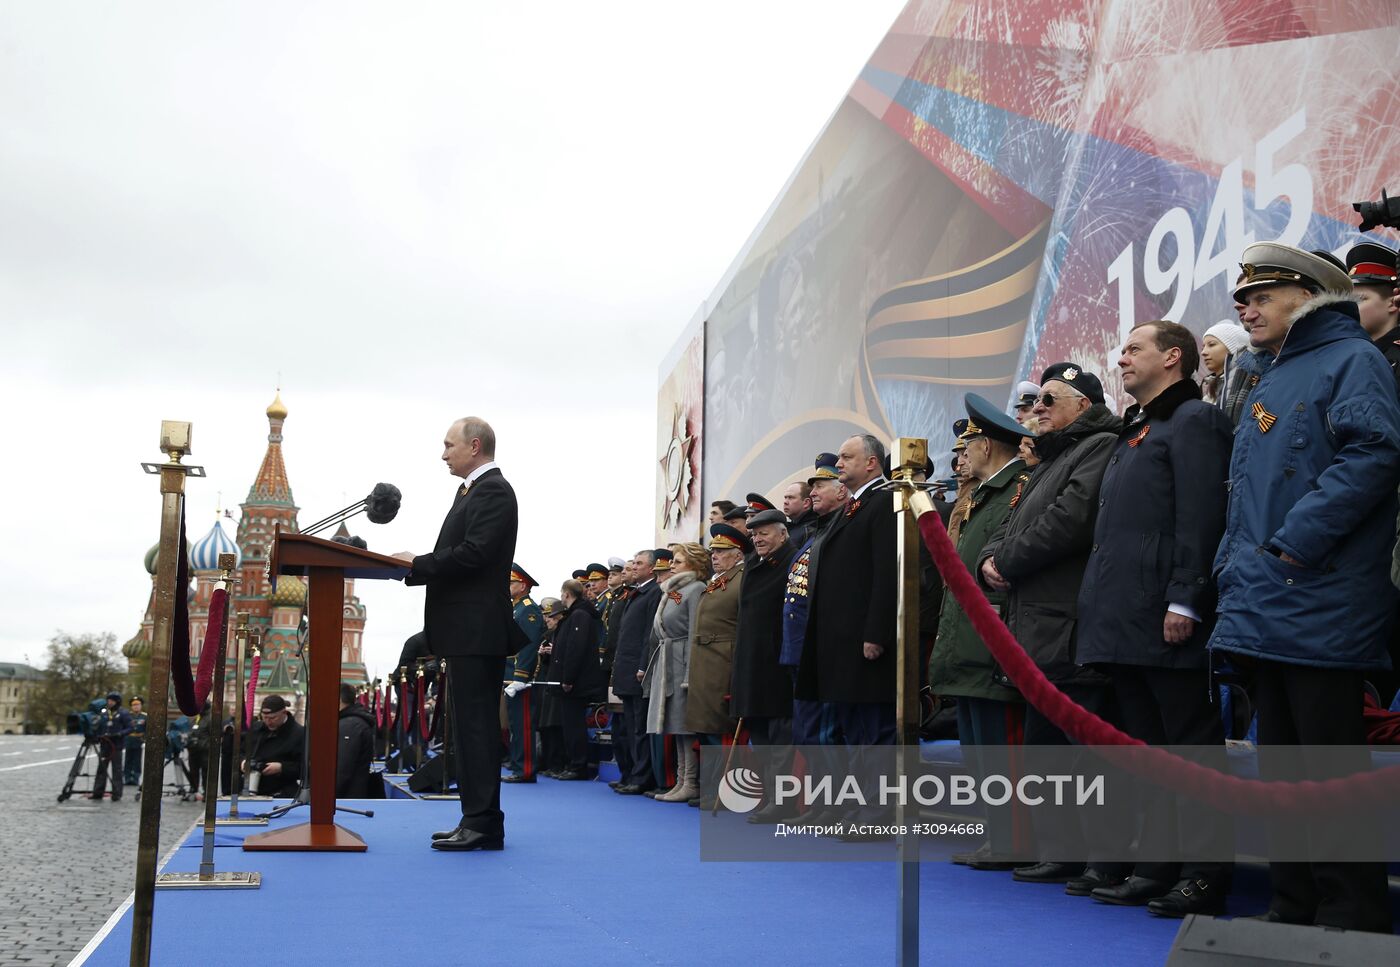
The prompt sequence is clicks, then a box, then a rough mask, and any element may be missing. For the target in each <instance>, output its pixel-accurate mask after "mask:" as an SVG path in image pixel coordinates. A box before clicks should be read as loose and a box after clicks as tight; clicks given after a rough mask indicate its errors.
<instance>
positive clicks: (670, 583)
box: [642, 571, 705, 735]
mask: <svg viewBox="0 0 1400 967" xmlns="http://www.w3.org/2000/svg"><path fill="white" fill-rule="evenodd" d="M704 590H705V584H704V582H703V581H701V580H700V579H699V578H698V577H696V575H695V573H694V572H693V571H681V572H680V573H679V574H673V575H671V576H670V577H669V578H667V579H666V580H665V581H664V582H662V584H661V603H660V604H659V605H658V606H657V608H656V617H655V618H654V619H652V623H651V637H650V639H649V640H648V654H649V656H650V657H649V659H648V663H647V673H646V678H645V679H643V680H642V694H643V695H646V696H647V700H648V704H647V731H648V732H651V733H654V734H656V735H666V734H676V733H680V732H684V731H686V728H685V696H686V691H687V690H688V689H689V686H690V679H689V675H690V654H689V652H690V629H691V625H692V624H693V622H694V620H695V609H696V607H697V606H699V604H700V592H702V591H704Z"/></svg>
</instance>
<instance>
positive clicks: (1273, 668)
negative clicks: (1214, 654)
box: [1255, 661, 1391, 933]
mask: <svg viewBox="0 0 1400 967" xmlns="http://www.w3.org/2000/svg"><path fill="white" fill-rule="evenodd" d="M1362 679H1363V676H1362V673H1361V672H1359V671H1346V670H1338V669H1328V668H1314V667H1310V666H1305V665H1287V664H1283V663H1281V662H1271V661H1262V662H1260V663H1259V667H1258V671H1257V674H1256V678H1255V685H1256V697H1255V703H1256V704H1255V707H1256V708H1257V709H1258V712H1259V771H1260V774H1261V775H1262V776H1263V777H1265V778H1269V779H1285V780H1289V781H1298V780H1299V779H1303V778H1307V779H1330V778H1335V777H1337V776H1345V775H1350V774H1352V773H1354V772H1359V771H1362V770H1366V769H1369V768H1370V765H1371V763H1370V752H1369V750H1368V749H1367V748H1366V732H1365V726H1364V723H1363V721H1362V717H1361V707H1362V705H1361V694H1362V684H1361V683H1362ZM1324 745H1326V746H1340V747H1342V748H1338V749H1337V750H1336V751H1335V753H1334V752H1332V750H1328V753H1329V754H1326V755H1321V756H1318V755H1312V756H1308V755H1305V754H1304V752H1303V750H1302V749H1299V748H1289V746H1324ZM1359 821H1360V820H1358V819H1355V818H1353V819H1349V820H1348V828H1347V829H1346V830H1342V831H1339V830H1337V829H1336V827H1335V826H1329V825H1328V824H1327V822H1326V821H1322V822H1319V823H1308V822H1307V820H1306V819H1303V820H1300V821H1299V822H1300V823H1302V824H1304V825H1305V827H1306V828H1305V829H1304V830H1303V832H1302V833H1301V834H1298V833H1297V830H1298V829H1299V827H1297V826H1295V827H1294V830H1295V835H1305V836H1306V837H1307V842H1308V846H1309V850H1310V852H1311V853H1312V855H1313V856H1326V855H1327V852H1328V851H1329V842H1330V841H1335V840H1336V839H1338V838H1339V833H1340V835H1343V836H1351V837H1355V836H1357V835H1358V832H1357V829H1356V824H1357V822H1359ZM1276 835H1277V834H1276ZM1374 835H1375V836H1376V837H1377V842H1379V836H1380V830H1379V829H1376V830H1375V831H1374ZM1269 874H1270V878H1271V879H1272V881H1273V892H1274V896H1273V900H1272V902H1271V904H1270V909H1272V910H1273V911H1274V912H1275V913H1276V914H1278V915H1279V916H1280V917H1282V918H1284V919H1285V920H1292V921H1298V922H1302V923H1315V924H1316V925H1318V926H1322V927H1341V928H1343V929H1347V930H1370V931H1377V932H1381V933H1389V932H1390V930H1391V916H1390V904H1389V896H1388V890H1387V882H1386V872H1385V864H1383V863H1337V862H1327V861H1326V860H1322V861H1318V860H1314V861H1313V862H1311V863H1296V862H1290V863H1270V864H1269Z"/></svg>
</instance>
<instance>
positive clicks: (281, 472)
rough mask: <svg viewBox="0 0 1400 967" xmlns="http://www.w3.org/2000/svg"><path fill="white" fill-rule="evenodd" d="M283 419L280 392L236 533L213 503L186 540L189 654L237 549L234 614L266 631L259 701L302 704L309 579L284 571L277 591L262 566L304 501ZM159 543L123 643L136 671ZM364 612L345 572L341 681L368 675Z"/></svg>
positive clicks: (293, 525) (146, 649) (146, 637)
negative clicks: (224, 558)
mask: <svg viewBox="0 0 1400 967" xmlns="http://www.w3.org/2000/svg"><path fill="white" fill-rule="evenodd" d="M286 420H287V407H286V404H284V403H283V402H282V398H281V395H280V394H279V395H278V396H277V397H276V398H275V399H274V400H273V401H272V403H271V405H269V406H268V408H267V422H268V434H267V452H266V453H265V454H264V455H263V460H262V466H261V467H259V468H258V473H257V476H256V477H255V478H254V479H253V485H252V486H251V487H250V488H249V489H248V496H247V499H245V500H244V501H243V503H242V504H240V505H239V509H240V510H241V511H242V514H241V516H240V519H239V521H238V530H237V536H236V539H234V538H230V537H229V536H228V533H227V532H226V531H225V530H224V526H223V522H222V520H221V519H220V517H221V516H223V517H227V516H230V515H228V514H226V513H224V512H222V511H217V510H216V511H215V519H214V526H213V527H211V528H210V529H209V531H208V533H206V534H204V535H203V536H202V537H200V538H199V539H198V540H195V541H193V542H192V543H191V544H190V545H189V548H190V549H189V554H190V571H191V573H192V575H193V577H194V581H193V583H192V584H191V585H190V590H189V594H190V652H191V655H190V657H191V660H192V661H193V660H195V659H197V658H198V653H199V649H200V648H201V647H202V645H203V643H204V633H205V629H206V628H207V627H208V621H209V600H210V598H211V597H212V596H213V593H214V586H215V584H216V583H217V582H218V580H219V569H218V568H219V555H220V554H229V553H232V554H234V555H236V557H237V559H238V566H237V570H236V572H235V573H236V575H237V579H238V588H237V589H236V593H235V594H234V595H233V608H234V613H235V614H236V613H237V612H240V611H246V612H248V616H249V617H248V624H249V628H250V629H260V630H261V631H262V661H261V669H260V672H259V675H258V687H257V692H256V696H255V698H254V701H255V702H256V701H258V700H260V699H261V698H262V696H264V695H273V694H276V695H281V696H283V697H284V698H286V699H287V700H288V701H290V702H292V704H293V705H294V706H295V707H297V708H298V710H299V709H300V706H301V703H302V700H303V692H304V691H305V688H304V681H303V679H304V672H303V668H302V661H301V659H300V658H298V657H297V629H298V626H299V625H300V623H301V618H302V614H303V611H304V609H305V606H306V582H305V581H303V580H302V579H301V578H298V577H294V576H292V575H288V574H284V575H282V576H280V577H279V578H278V579H277V590H276V591H273V590H272V588H271V585H270V582H269V581H268V579H267V577H266V576H264V573H263V568H264V565H265V564H266V563H267V554H268V550H269V546H270V545H271V543H272V535H273V531H274V529H275V527H276V525H278V524H281V525H282V529H283V530H284V531H292V532H296V531H298V530H299V527H298V524H297V511H298V510H299V509H300V508H298V507H297V505H296V503H295V502H294V501H293V499H292V486H291V483H290V482H289V481H288V479H287V466H286V464H285V463H284V462H283V460H282V427H283V424H284V423H286ZM348 534H349V532H348V531H347V530H346V528H345V525H344V524H341V525H340V530H339V531H338V532H337V534H336V536H337V537H340V536H348ZM159 550H160V546H159V545H156V546H154V547H152V548H151V549H150V550H149V551H147V552H146V559H145V566H146V572H147V573H148V574H150V576H151V585H152V588H151V598H150V600H149V601H148V602H147V604H146V615H145V618H143V619H142V621H141V629H140V630H139V631H138V632H137V633H136V634H135V635H133V636H132V638H131V640H130V641H128V642H127V643H126V644H125V645H124V646H123V647H122V653H123V654H124V655H125V656H126V658H127V665H128V671H129V673H131V674H132V675H138V674H140V673H141V672H142V671H143V670H144V667H145V665H146V663H147V662H148V660H149V658H150V654H151V642H152V641H153V640H154V628H155V621H154V617H153V612H152V606H153V604H154V601H155V574H156V556H157V552H158V551H159ZM365 614H366V612H365V606H364V605H363V604H362V603H361V602H360V599H359V597H358V596H357V595H356V594H355V581H354V579H353V578H350V579H346V581H345V616H344V629H345V630H344V635H343V637H342V639H341V646H340V662H341V665H340V680H341V681H342V682H346V683H349V684H351V685H357V686H358V685H363V684H365V683H366V682H367V681H368V677H367V675H366V672H365V665H364V661H363V660H362V648H363V643H364V632H365ZM230 632H232V626H230ZM233 647H234V646H233V642H232V641H230V642H229V648H228V656H229V657H228V661H227V667H226V673H225V676H224V681H225V682H227V683H228V685H227V689H226V695H225V699H226V701H231V700H232V698H233V679H234V661H235V657H234V651H233ZM250 667H251V664H250V662H245V663H244V668H245V674H247V673H248V670H249V669H250ZM226 707H229V706H226Z"/></svg>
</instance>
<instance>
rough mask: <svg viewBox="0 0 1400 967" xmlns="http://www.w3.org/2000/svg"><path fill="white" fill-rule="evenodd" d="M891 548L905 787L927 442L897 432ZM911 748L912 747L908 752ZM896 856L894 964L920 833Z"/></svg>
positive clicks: (904, 824) (899, 845)
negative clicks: (920, 478)
mask: <svg viewBox="0 0 1400 967" xmlns="http://www.w3.org/2000/svg"><path fill="white" fill-rule="evenodd" d="M893 452H894V458H895V459H892V460H891V463H892V464H893V465H894V468H895V470H894V480H893V481H892V483H893V485H894V486H893V490H894V512H895V515H896V521H897V524H896V531H897V538H896V545H895V553H896V555H897V556H898V561H899V565H898V567H899V579H898V580H899V586H898V596H897V604H896V605H895V612H896V621H897V624H896V631H897V633H898V642H899V644H898V650H897V653H896V657H895V681H896V686H895V732H896V739H895V741H896V742H897V743H898V744H899V748H898V750H897V751H896V755H895V775H896V778H897V780H898V782H899V788H901V789H903V788H907V782H908V780H907V778H906V777H907V775H908V773H909V771H910V770H909V762H908V761H907V757H908V756H909V755H911V754H913V755H917V754H918V749H919V719H920V711H921V708H920V701H919V656H920V652H919V523H918V511H917V510H916V509H915V508H916V506H920V505H924V506H931V503H930V501H929V496H928V494H926V493H925V492H924V491H922V490H921V489H919V487H918V484H916V483H915V482H914V473H915V472H916V471H922V470H923V468H924V466H925V464H926V463H927V461H928V441H927V440H920V439H916V438H912V437H900V438H899V439H897V440H895V441H894V448H893ZM911 750H912V752H911ZM917 819H918V814H917V812H916V811H915V810H912V809H910V808H909V807H908V806H907V805H906V804H905V801H904V799H903V798H901V799H900V800H899V801H898V802H897V803H896V805H895V819H894V824H895V826H896V827H898V828H899V829H900V830H907V829H908V828H909V826H910V824H911V822H912V821H917ZM896 850H897V857H898V860H899V913H898V924H897V933H896V940H895V963H897V964H899V965H900V967H915V965H917V964H918V963H919V837H918V836H914V835H909V834H906V833H903V832H901V833H900V835H899V836H898V837H897V838H896Z"/></svg>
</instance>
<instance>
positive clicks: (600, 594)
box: [583, 564, 608, 618]
mask: <svg viewBox="0 0 1400 967" xmlns="http://www.w3.org/2000/svg"><path fill="white" fill-rule="evenodd" d="M584 570H586V571H587V572H588V574H587V576H586V578H585V583H584V585H583V593H584V594H585V596H587V598H588V600H589V601H590V602H591V603H592V604H593V613H594V614H596V615H598V616H599V617H600V618H601V617H602V616H603V600H604V597H605V595H607V593H608V569H607V568H606V567H604V566H603V565H601V564H590V565H588V567H587V568H585V569H584Z"/></svg>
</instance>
